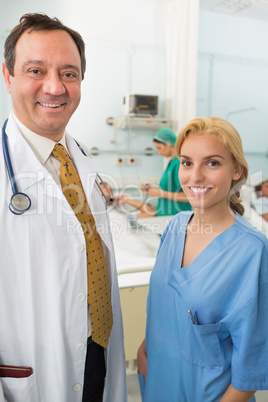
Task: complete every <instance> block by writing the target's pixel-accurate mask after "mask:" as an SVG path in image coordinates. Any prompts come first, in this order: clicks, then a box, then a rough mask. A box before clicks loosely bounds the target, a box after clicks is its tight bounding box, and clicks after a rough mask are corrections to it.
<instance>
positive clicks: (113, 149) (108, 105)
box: [0, 0, 165, 182]
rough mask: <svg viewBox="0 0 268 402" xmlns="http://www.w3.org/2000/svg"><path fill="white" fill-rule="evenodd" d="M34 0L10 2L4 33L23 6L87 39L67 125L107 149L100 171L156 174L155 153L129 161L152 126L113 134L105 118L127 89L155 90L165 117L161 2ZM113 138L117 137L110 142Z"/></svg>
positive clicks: (148, 143) (0, 108)
mask: <svg viewBox="0 0 268 402" xmlns="http://www.w3.org/2000/svg"><path fill="white" fill-rule="evenodd" d="M38 3H39V2H38V0H37V1H36V2H31V0H26V1H24V2H21V4H20V3H19V7H18V6H17V2H16V1H15V0H11V1H10V2H8V3H7V4H6V5H5V12H4V14H2V16H1V17H0V23H1V20H2V19H3V21H5V23H4V24H0V26H1V31H2V38H4V37H6V34H7V32H8V30H9V29H10V28H12V27H13V26H14V25H15V24H16V23H17V22H18V19H19V17H20V16H21V15H22V14H23V13H24V12H36V11H40V10H41V11H44V12H46V13H47V14H48V15H49V16H57V17H58V18H59V19H60V20H61V21H62V22H63V23H64V24H66V25H69V26H70V27H72V28H73V29H75V30H77V31H79V32H80V34H81V35H82V36H83V38H84V40H85V43H86V56H87V71H86V75H85V80H84V81H83V83H82V101H81V104H80V106H79V108H78V110H77V111H76V112H75V114H74V116H73V117H72V119H71V121H70V123H69V125H68V130H69V131H70V132H71V134H72V135H73V136H74V137H75V138H76V139H77V140H79V141H81V142H82V143H83V144H85V145H86V146H87V147H89V148H91V147H98V148H99V149H100V150H101V151H103V150H104V151H106V152H100V154H99V155H98V156H96V161H97V163H98V166H99V170H100V172H101V173H102V174H111V175H113V176H115V177H119V178H121V179H124V178H125V177H135V178H137V177H138V182H139V177H141V176H144V175H147V176H149V177H160V176H161V173H162V170H163V161H162V158H160V157H158V156H156V155H154V156H150V157H148V156H144V155H137V156H136V164H135V165H134V166H129V165H128V163H127V161H128V158H129V156H130V155H131V153H132V152H133V151H136V150H137V151H143V150H144V149H145V148H146V147H152V148H154V147H153V143H152V138H153V135H154V133H155V131H156V130H137V131H135V132H132V133H130V134H129V133H128V131H127V130H120V131H118V132H117V135H116V137H115V135H114V129H113V127H111V126H108V125H107V123H106V119H107V118H108V117H119V116H121V115H122V110H123V97H124V95H125V94H126V93H137V94H150V95H158V96H159V100H160V107H159V112H160V115H161V117H163V111H164V104H163V99H164V80H165V71H164V69H165V53H164V21H163V5H162V3H159V2H156V1H153V0H113V1H110V0H98V1H96V0H94V1H93V0H90V1H88V0H81V1H79V2H75V3H74V2H73V1H72V2H71V1H69V0H59V1H58V2H56V1H54V2H53V1H52V0H48V1H47V2H46V7H44V6H43V2H42V4H41V2H40V3H39V6H38ZM36 4H37V5H36ZM54 4H55V5H54ZM13 11H14V14H13ZM2 49H3V39H2V43H1V50H2ZM2 58H3V55H2ZM3 88H4V86H3V80H2V79H1V94H2V95H1V97H0V99H1V102H2V103H1V104H0V117H1V121H3V120H4V118H5V117H6V116H7V115H8V110H9V108H10V102H7V95H6V92H5V90H2V89H3ZM115 139H116V142H115V143H111V142H112V141H114V140H115ZM124 150H127V151H128V153H127V154H126V155H124V160H125V163H124V164H123V166H121V167H118V166H117V165H116V163H115V161H116V159H117V155H119V154H120V155H121V152H122V151H124ZM107 151H109V153H107ZM121 181H122V180H121Z"/></svg>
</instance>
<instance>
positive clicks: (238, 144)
mask: <svg viewBox="0 0 268 402" xmlns="http://www.w3.org/2000/svg"><path fill="white" fill-rule="evenodd" d="M189 134H197V135H214V136H215V137H217V138H218V139H219V140H220V141H221V142H222V144H223V145H224V146H225V148H226V149H227V150H228V151H229V152H230V154H231V156H232V159H233V163H234V165H235V166H237V165H240V166H242V167H243V172H242V174H241V177H240V178H239V179H238V180H233V181H232V183H231V188H230V191H229V205H230V207H231V208H232V209H233V210H234V211H236V212H238V213H239V214H240V215H243V213H244V207H243V205H242V203H241V199H240V189H241V187H242V185H243V184H244V183H245V182H246V180H247V177H248V163H247V161H246V159H245V156H244V152H243V146H242V141H241V138H240V135H239V134H238V132H237V130H236V129H235V127H234V126H233V125H232V124H231V123H229V122H228V121H226V120H223V119H220V118H218V117H199V118H196V119H193V120H191V121H190V122H189V123H188V124H187V125H186V126H185V127H184V128H183V129H182V130H181V131H180V132H179V135H178V138H177V141H176V144H175V149H176V152H177V154H178V156H180V153H181V147H182V144H183V142H184V140H185V138H186V137H187V136H188V135H189Z"/></svg>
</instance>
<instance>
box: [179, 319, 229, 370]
mask: <svg viewBox="0 0 268 402" xmlns="http://www.w3.org/2000/svg"><path fill="white" fill-rule="evenodd" d="M221 325H222V324H221V323H220V322H217V323H215V324H205V325H199V324H198V325H195V324H193V323H192V321H191V319H190V317H188V321H187V329H186V334H185V337H184V341H183V343H182V348H181V354H182V356H183V357H184V358H185V359H186V360H188V361H190V362H191V363H194V364H197V365H199V366H202V367H205V368H207V369H209V370H212V371H218V372H219V371H222V369H223V362H222V356H221V348H220V341H219V335H218V334H219V331H220V329H221Z"/></svg>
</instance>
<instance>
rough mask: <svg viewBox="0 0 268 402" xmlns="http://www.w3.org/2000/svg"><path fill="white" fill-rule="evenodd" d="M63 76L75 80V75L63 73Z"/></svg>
mask: <svg viewBox="0 0 268 402" xmlns="http://www.w3.org/2000/svg"><path fill="white" fill-rule="evenodd" d="M64 75H65V77H67V78H75V74H74V73H65V74H64Z"/></svg>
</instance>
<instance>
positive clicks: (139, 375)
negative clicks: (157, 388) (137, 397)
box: [138, 372, 145, 401]
mask: <svg viewBox="0 0 268 402" xmlns="http://www.w3.org/2000/svg"><path fill="white" fill-rule="evenodd" d="M138 379H139V384H140V393H141V400H142V401H143V398H144V391H145V377H144V376H143V375H141V374H140V373H139V372H138Z"/></svg>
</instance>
